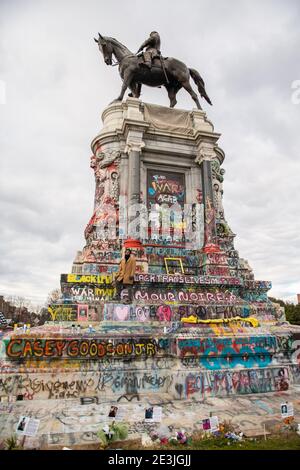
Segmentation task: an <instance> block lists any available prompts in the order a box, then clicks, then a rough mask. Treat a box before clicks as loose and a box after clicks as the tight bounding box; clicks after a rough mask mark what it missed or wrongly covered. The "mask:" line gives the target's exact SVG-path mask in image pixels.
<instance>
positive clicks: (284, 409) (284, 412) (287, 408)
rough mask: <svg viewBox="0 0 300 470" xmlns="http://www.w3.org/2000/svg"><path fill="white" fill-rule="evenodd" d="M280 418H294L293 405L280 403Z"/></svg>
mask: <svg viewBox="0 0 300 470" xmlns="http://www.w3.org/2000/svg"><path fill="white" fill-rule="evenodd" d="M280 410H281V417H282V418H290V417H292V416H294V406H293V403H282V404H281V405H280Z"/></svg>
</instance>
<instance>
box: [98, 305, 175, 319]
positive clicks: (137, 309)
mask: <svg viewBox="0 0 300 470" xmlns="http://www.w3.org/2000/svg"><path fill="white" fill-rule="evenodd" d="M104 318H105V320H108V321H136V322H147V321H161V322H164V321H168V322H169V321H171V320H172V310H171V307H170V306H169V305H159V306H158V305H124V304H109V303H107V304H105V305H104Z"/></svg>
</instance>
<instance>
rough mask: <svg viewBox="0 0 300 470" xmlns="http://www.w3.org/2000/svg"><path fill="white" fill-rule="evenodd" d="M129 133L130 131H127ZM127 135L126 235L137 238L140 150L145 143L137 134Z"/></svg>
mask: <svg viewBox="0 0 300 470" xmlns="http://www.w3.org/2000/svg"><path fill="white" fill-rule="evenodd" d="M129 134H130V132H129ZM134 137H135V138H132V136H130V135H128V138H127V142H126V147H125V152H126V153H128V188H129V189H128V199H127V200H128V208H127V209H128V237H129V238H139V236H138V233H137V232H136V226H137V222H136V223H134V221H137V217H138V216H139V210H138V206H137V205H138V204H140V202H141V201H140V192H141V169H140V159H141V151H142V148H143V147H144V146H145V143H144V142H143V141H142V139H141V137H142V136H141V135H140V136H139V137H140V138H137V137H138V136H134ZM134 206H136V208H134Z"/></svg>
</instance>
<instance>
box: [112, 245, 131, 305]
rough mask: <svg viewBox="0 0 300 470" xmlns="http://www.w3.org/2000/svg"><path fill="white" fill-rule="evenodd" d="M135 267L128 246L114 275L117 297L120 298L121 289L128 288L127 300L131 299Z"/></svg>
mask: <svg viewBox="0 0 300 470" xmlns="http://www.w3.org/2000/svg"><path fill="white" fill-rule="evenodd" d="M135 268H136V260H135V256H134V255H133V254H132V253H131V250H130V249H129V248H126V250H125V257H124V258H122V260H121V263H120V267H119V271H118V272H117V273H116V277H115V279H116V287H117V296H118V298H120V296H121V291H122V290H123V289H128V294H129V300H130V301H131V300H132V287H133V282H134V275H135Z"/></svg>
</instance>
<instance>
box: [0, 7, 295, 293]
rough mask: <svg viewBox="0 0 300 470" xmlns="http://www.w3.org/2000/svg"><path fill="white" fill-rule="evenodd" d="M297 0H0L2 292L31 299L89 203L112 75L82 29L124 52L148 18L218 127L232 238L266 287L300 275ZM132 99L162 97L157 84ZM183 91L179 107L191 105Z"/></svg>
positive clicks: (291, 288) (72, 240)
mask: <svg viewBox="0 0 300 470" xmlns="http://www.w3.org/2000/svg"><path fill="white" fill-rule="evenodd" d="M299 17H300V6H299V2H298V0H295V1H292V0H290V1H286V2H282V1H277V0H271V1H268V0H265V1H264V2H261V1H258V0H254V1H252V2H249V1H242V0H229V1H226V2H224V1H221V0H219V1H216V0H215V1H211V0H210V1H208V0H207V1H193V0H189V1H186V2H182V1H178V0H177V1H173V2H158V3H157V5H154V7H151V6H149V2H146V1H144V0H140V1H127V2H121V1H118V2H117V1H115V2H111V3H109V2H106V1H99V0H90V1H85V2H82V1H71V0H70V1H67V0H64V1H58V0H56V1H49V0H48V1H45V0H41V1H34V0H32V1H30V0H27V1H26V2H24V1H17V0H12V1H8V0H6V1H3V0H2V1H1V3H0V55H1V63H0V80H4V81H5V82H6V93H7V103H6V104H5V105H0V171H1V176H0V178H1V185H0V201H1V204H0V210H1V216H2V217H1V222H2V223H1V226H0V233H1V245H0V260H1V261H0V274H1V277H0V292H3V293H15V294H19V295H24V296H27V297H31V298H32V299H33V300H35V301H43V300H44V299H45V297H46V295H47V293H48V291H50V290H51V289H52V288H54V287H56V286H58V283H59V274H60V273H61V272H67V271H69V269H70V266H71V263H72V260H73V258H74V254H75V252H76V251H77V250H78V249H80V248H82V246H83V245H84V239H83V230H84V228H85V225H86V224H87V222H88V220H89V218H90V216H91V213H92V204H93V192H94V180H93V175H92V173H91V171H90V168H89V157H90V153H91V151H90V141H91V140H92V138H93V137H94V136H95V135H96V134H97V132H98V130H99V128H100V127H101V120H100V116H101V112H102V110H103V109H104V107H105V106H106V105H107V104H108V103H109V102H110V101H112V99H113V98H115V97H116V96H117V94H118V93H119V90H120V85H121V84H120V79H119V76H118V73H117V71H116V69H114V68H109V67H107V66H106V65H105V64H104V62H103V59H102V57H101V55H100V53H99V51H98V50H97V47H96V45H95V43H94V41H93V36H94V35H97V32H98V31H100V32H101V33H102V34H104V35H109V36H113V37H116V38H117V39H119V40H120V41H121V42H123V43H124V44H126V45H127V46H128V47H129V49H131V50H132V51H134V52H135V51H136V50H137V48H138V47H139V45H140V43H141V42H142V41H143V40H144V39H145V37H146V36H147V34H148V33H149V32H150V31H152V30H153V29H156V30H158V31H160V33H161V37H162V51H163V53H164V54H165V55H169V56H176V57H178V58H179V59H181V60H183V61H184V62H186V63H187V64H188V65H189V66H193V67H194V68H196V69H198V70H199V71H200V73H201V74H202V76H203V78H204V80H205V82H206V85H207V89H208V93H209V95H210V96H211V98H212V101H213V104H214V106H213V107H212V108H211V107H209V106H206V103H203V107H205V110H206V111H207V113H208V117H209V119H211V120H212V121H213V123H214V125H215V129H216V131H217V132H221V133H222V137H221V139H220V145H221V147H222V148H223V149H224V150H225V153H226V159H225V164H224V166H225V168H226V175H225V184H224V198H225V200H224V205H225V212H226V217H227V220H228V222H229V223H230V225H231V227H232V229H233V230H234V232H235V233H237V237H236V246H237V249H238V250H239V252H240V255H241V256H242V257H245V258H247V259H248V260H249V262H250V264H251V265H252V266H253V268H254V271H255V274H256V277H257V278H259V279H270V280H272V281H273V286H274V287H273V289H272V291H271V293H272V294H273V295H277V296H281V297H284V298H288V299H295V294H296V293H297V292H300V285H299V277H300V267H299V251H300V249H299V247H300V243H299V233H300V222H299V221H300V217H299V189H298V188H299V176H298V175H299V173H300V171H299V170H300V163H299V158H298V155H299V151H298V147H299V123H300V105H298V106H296V105H293V104H292V102H291V93H292V90H291V84H292V82H293V81H294V80H296V79H300V70H299V60H298V56H299V43H300V31H299V28H298V25H299ZM142 99H143V100H145V101H147V102H156V103H158V104H164V105H168V99H167V95H166V93H165V92H164V91H163V90H157V89H154V90H152V89H147V88H144V89H143V94H142ZM192 106H193V103H192V101H191V100H190V98H189V96H187V94H186V93H185V92H180V93H179V94H178V107H180V108H186V109H191V108H192Z"/></svg>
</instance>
